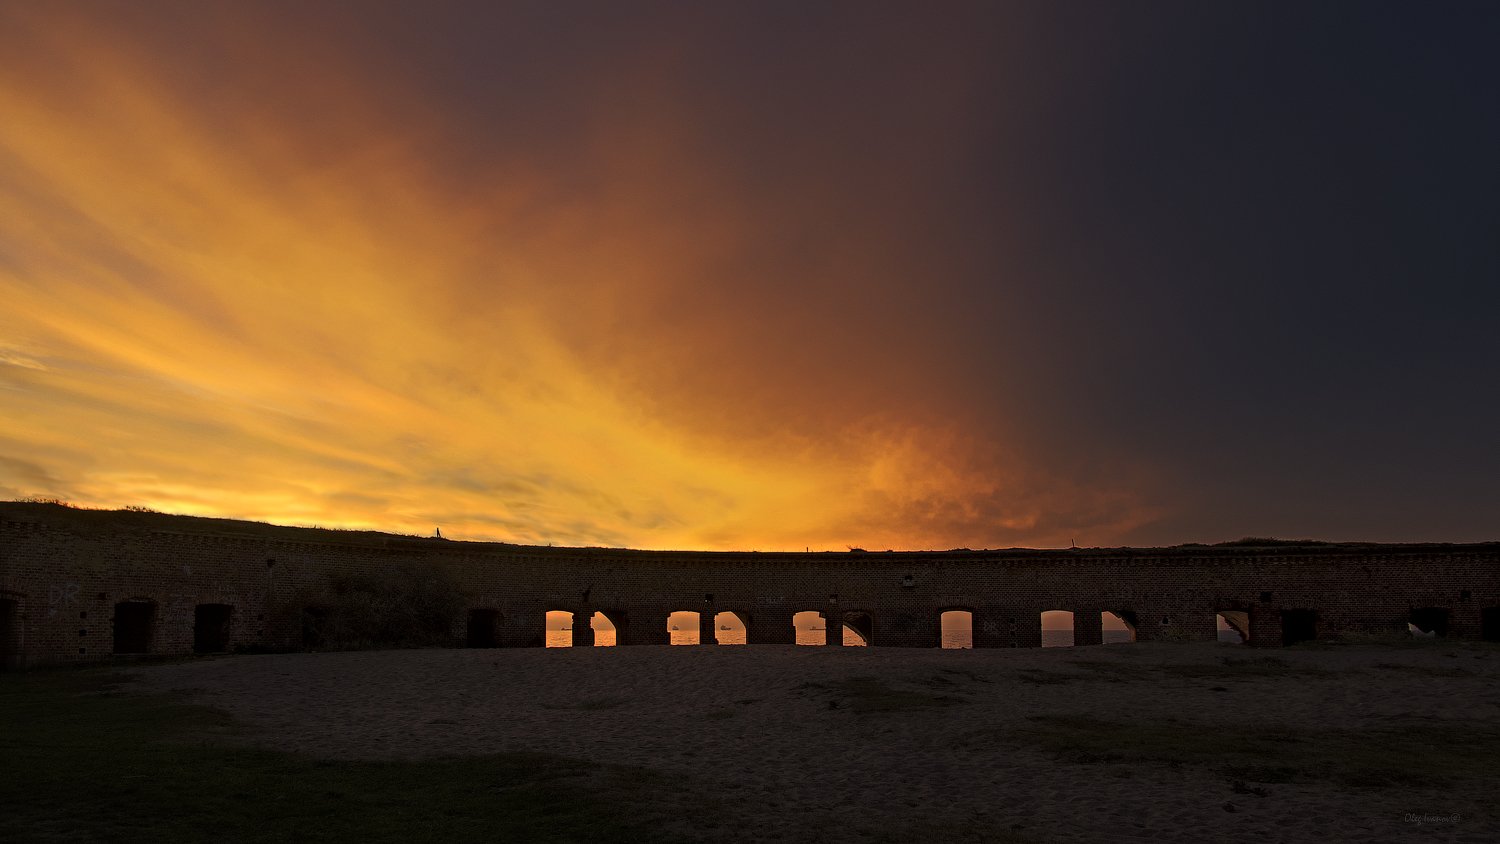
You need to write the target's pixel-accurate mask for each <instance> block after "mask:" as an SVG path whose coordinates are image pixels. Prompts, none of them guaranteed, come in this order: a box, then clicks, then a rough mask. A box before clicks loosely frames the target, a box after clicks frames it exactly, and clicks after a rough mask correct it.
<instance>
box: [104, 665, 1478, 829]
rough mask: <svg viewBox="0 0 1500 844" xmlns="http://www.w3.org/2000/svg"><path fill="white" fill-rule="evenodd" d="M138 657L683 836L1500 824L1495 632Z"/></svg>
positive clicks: (257, 704) (310, 728) (336, 745)
mask: <svg viewBox="0 0 1500 844" xmlns="http://www.w3.org/2000/svg"><path fill="white" fill-rule="evenodd" d="M132 671H133V672H136V678H137V679H136V680H135V681H134V682H133V683H132V684H130V685H129V686H128V687H127V688H129V689H134V690H139V691H149V692H160V691H173V692H178V693H181V694H185V695H187V697H188V699H190V700H192V701H193V702H196V703H202V704H206V705H209V706H213V707H217V708H220V709H222V710H224V711H226V712H227V713H228V714H229V715H230V716H232V718H233V719H234V720H235V722H236V723H237V724H238V725H240V726H241V727H242V729H240V730H238V731H237V732H236V735H235V736H233V737H231V738H228V739H225V740H228V741H234V742H246V743H250V744H253V745H256V746H260V747H265V748H269V749H276V750H285V751H292V752H295V753H298V754H306V755H311V756H314V757H318V758H326V759H344V760H351V759H352V760H372V759H375V760H379V759H397V760H409V759H427V758H433V757H449V756H468V755H482V754H492V753H513V752H527V753H538V754H549V755H555V756H560V757H566V758H569V759H573V760H583V761H586V762H589V763H591V764H592V765H595V766H597V767H598V768H599V770H601V771H604V770H613V771H615V772H616V774H618V771H619V770H622V769H623V770H626V771H638V772H640V775H641V776H642V777H650V781H651V782H652V783H653V785H652V787H651V788H650V789H649V790H648V791H647V792H646V794H647V797H646V798H645V799H644V800H643V805H641V806H640V812H641V813H642V816H643V817H649V818H651V819H652V820H651V822H652V824H653V825H654V828H656V829H659V830H660V833H661V838H662V840H705V841H721V840H722V841H759V840H780V841H862V840H898V841H899V840H966V841H973V840H982V841H987V840H993V841H1068V840H1100V841H1104V840H1108V841H1122V840H1123V841H1136V840H1139V841H1147V840H1152V841H1160V840H1168V841H1210V840H1232V841H1252V840H1254V841H1267V840H1284V841H1297V840H1313V839H1319V840H1325V841H1345V840H1348V841H1362V840H1382V841H1386V840H1442V841H1450V840H1451V841H1476V842H1477V841H1492V840H1495V839H1496V838H1497V837H1500V821H1497V820H1496V817H1495V813H1494V802H1495V801H1494V790H1493V786H1494V780H1493V778H1492V776H1490V777H1487V776H1486V772H1487V771H1490V770H1492V769H1493V761H1494V759H1495V756H1494V754H1495V753H1496V750H1497V748H1500V738H1497V735H1500V648H1497V647H1495V646H1493V645H1488V644H1482V643H1460V642H1444V641H1436V642H1422V643H1411V644H1404V645H1403V644H1400V643H1396V642H1390V643H1384V644H1373V643H1365V644H1329V645H1317V646H1309V647H1297V648H1289V649H1279V650H1252V649H1249V648H1246V647H1243V646H1235V645H1227V644H1221V643H1192V644H1177V643H1137V644H1128V645H1107V646H1095V647H1088V648H1048V649H1029V650H988V651H987V650H978V651H975V650H912V649H882V648H839V649H826V648H818V647H797V646H776V645H762V646H751V647H732V646H717V647H715V646H708V647H671V646H641V647H626V648H602V647H601V648H566V649H503V650H500V649H497V650H478V649H475V650H400V651H366V652H339V653H308V654H286V655H263V656H233V657H223V658H212V659H199V660H193V661H187V662H178V663H169V664H161V665H143V666H139V667H138V668H136V669H132ZM558 787H566V788H576V789H582V790H587V789H590V788H604V787H607V785H606V783H605V781H604V780H603V779H600V780H599V781H597V782H594V781H591V779H590V777H588V776H584V777H581V778H577V779H576V780H575V781H569V782H566V783H560V784H559V786H558Z"/></svg>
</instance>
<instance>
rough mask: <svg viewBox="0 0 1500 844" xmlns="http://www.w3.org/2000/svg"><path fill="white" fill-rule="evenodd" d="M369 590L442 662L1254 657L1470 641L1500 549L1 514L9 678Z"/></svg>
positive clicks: (295, 631)
mask: <svg viewBox="0 0 1500 844" xmlns="http://www.w3.org/2000/svg"><path fill="white" fill-rule="evenodd" d="M421 572H429V573H430V574H431V577H430V578H425V577H419V575H420V573H421ZM414 578H416V579H414ZM362 579H363V580H362ZM371 579H374V580H377V581H379V582H393V583H419V582H422V583H425V582H428V581H429V580H430V581H431V582H438V583H451V584H453V587H452V588H454V589H457V590H459V592H460V593H461V594H460V595H458V596H457V597H456V598H455V601H456V602H454V603H453V604H452V605H453V607H455V609H454V610H453V611H452V614H451V636H449V638H448V641H447V643H448V644H451V645H454V646H461V645H463V644H465V642H466V641H467V640H469V633H470V630H469V612H468V611H469V610H471V609H488V610H494V611H495V616H494V627H493V634H494V644H496V645H498V646H500V647H523V646H539V645H541V644H542V642H543V640H544V620H545V614H546V612H547V611H548V610H564V611H568V612H572V613H574V618H575V624H574V625H573V630H574V633H575V637H576V638H577V639H578V640H579V641H578V643H579V644H587V643H589V642H590V641H591V640H592V637H591V636H589V635H588V634H587V633H586V632H581V630H580V629H581V628H582V630H583V631H587V628H588V626H589V624H588V619H590V618H591V617H592V616H593V613H594V612H596V611H602V612H604V613H605V614H606V615H607V616H608V617H609V618H610V619H611V620H612V621H613V623H614V624H615V626H616V628H617V641H618V642H619V644H621V645H638V644H666V643H667V642H668V630H667V624H666V620H667V617H668V615H669V614H670V613H671V612H673V611H674V610H691V611H695V612H698V613H699V614H700V615H699V618H700V622H702V623H704V624H708V625H711V624H712V619H713V618H714V614H715V613H717V612H724V611H730V612H734V613H736V614H737V615H738V616H739V617H740V618H741V619H742V620H743V621H744V622H745V626H746V630H747V638H748V641H749V643H750V644H752V645H754V644H792V643H793V641H794V629H793V624H792V615H793V614H794V613H796V612H798V611H800V610H815V611H817V612H818V613H820V614H822V615H823V617H824V618H825V619H827V618H830V617H831V618H836V619H840V620H843V621H844V622H845V623H851V622H850V621H849V620H850V619H854V620H855V622H857V624H858V625H859V626H860V628H861V631H860V632H861V634H862V635H867V638H868V641H869V643H870V644H871V645H874V646H877V647H879V646H896V647H938V646H939V643H940V635H941V621H940V619H941V613H942V611H943V610H945V609H964V610H966V611H968V612H971V613H972V618H973V645H974V647H976V648H996V647H1038V646H1040V644H1041V627H1040V614H1041V612H1042V611H1044V610H1053V609H1062V610H1069V611H1071V612H1073V614H1074V620H1075V625H1077V626H1076V627H1075V637H1076V639H1077V641H1078V642H1079V644H1093V643H1096V642H1097V641H1098V638H1099V631H1098V629H1097V627H1098V624H1099V618H1100V613H1101V612H1102V611H1105V610H1108V611H1110V612H1113V613H1115V614H1116V615H1119V616H1120V617H1121V618H1123V619H1125V620H1126V621H1128V622H1129V623H1130V624H1131V625H1132V626H1133V627H1134V628H1135V636H1136V639H1137V640H1139V641H1152V640H1203V641H1212V640H1214V639H1215V638H1216V620H1215V616H1216V613H1219V612H1223V611H1225V610H1229V611H1232V612H1235V613H1243V617H1244V618H1245V619H1246V620H1247V624H1248V628H1249V632H1250V637H1249V644H1252V645H1258V646H1278V645H1281V644H1283V642H1284V639H1285V638H1287V634H1290V638H1298V637H1305V636H1308V635H1311V636H1313V637H1319V638H1321V637H1328V636H1337V635H1344V634H1349V633H1397V632H1404V631H1405V630H1406V629H1407V627H1406V625H1407V621H1408V620H1409V619H1410V618H1411V617H1412V611H1413V610H1414V609H1418V610H1422V611H1424V612H1427V611H1432V610H1442V611H1444V612H1445V613H1446V616H1445V618H1446V635H1448V636H1450V637H1457V638H1479V637H1480V635H1481V633H1482V632H1483V631H1482V628H1481V611H1482V609H1483V608H1485V607H1495V606H1496V605H1500V543H1483V544H1469V545H1446V544H1421V545H1415V544H1414V545H1381V544H1287V545H1248V544H1240V543H1235V544H1230V545H1220V546H1180V547H1175V548H1149V549H1141V548H1111V549H1070V550H1062V551H1038V550H1007V551H943V552H899V553H889V552H888V553H864V552H851V553H832V552H829V553H811V554H806V553H755V552H724V553H718V552H656V551H631V550H619V549H597V548H552V547H547V548H541V547H531V546H521V545H509V544H504V543H479V542H453V541H448V540H440V539H418V538H411V537H401V536H392V535H388V534H379V533H367V532H353V531H328V530H317V529H305V528H285V527H277V526H272V525H264V524H259V523H251V522H233V521H227V520H218V519H193V518H189V517H181V516H166V515H161V514H151V513H133V512H132V513H126V512H112V511H91V510H74V509H70V508H66V507H60V506H57V505H43V504H21V503H4V504H0V597H3V598H5V599H6V600H8V601H10V602H11V604H6V605H3V606H4V607H9V608H8V609H5V608H3V607H0V615H4V614H5V613H9V615H10V617H11V618H13V619H15V621H14V622H13V623H12V627H13V628H14V630H13V632H12V633H0V635H3V637H4V638H3V639H0V646H4V647H13V648H15V649H16V650H17V654H16V655H15V656H14V657H11V662H12V663H19V662H20V661H21V660H23V659H24V660H25V662H26V664H43V663H56V662H72V661H91V660H97V659H107V658H109V656H110V652H111V650H112V647H111V641H110V637H111V635H112V631H111V628H110V626H109V622H110V620H111V617H112V616H113V615H115V614H116V612H117V607H116V605H118V604H122V603H126V602H133V601H147V602H150V604H149V606H151V607H152V611H151V618H150V634H149V641H148V643H147V647H148V648H149V650H150V652H152V653H162V654H187V653H192V652H193V650H194V644H195V630H196V628H197V625H196V615H195V614H196V611H197V610H196V608H197V607H198V606H200V605H204V604H217V605H223V606H228V607H233V611H232V613H231V615H230V620H229V622H228V623H227V634H226V635H227V641H224V642H223V645H224V647H226V648H229V649H241V648H257V649H260V648H266V649H295V648H300V647H337V646H340V644H341V643H340V642H339V641H336V640H330V639H329V638H328V637H329V635H330V631H334V630H337V629H338V621H339V619H338V618H336V612H335V611H334V610H335V609H336V608H337V607H338V606H339V601H340V600H341V597H340V594H339V593H338V592H337V589H338V588H342V587H340V586H339V584H347V583H350V582H363V581H364V580H371ZM370 594H383V593H379V592H371V593H370ZM442 598H443V596H441V595H438V596H436V597H433V598H432V601H433V602H434V603H433V604H432V605H433V606H438V605H439V604H440V603H441V601H440V599H442ZM129 612H135V610H129ZM1487 618H1493V616H1490V617H1487ZM705 619H706V621H704V620H705ZM0 620H3V619H0ZM580 620H581V621H580ZM429 622H430V619H429V620H428V621H426V622H424V623H426V624H428V628H430V623H429ZM1490 623H1491V624H1492V625H1493V624H1494V623H1495V622H1494V621H1491V622H1490ZM100 625H103V627H101V626H100ZM1288 625H1290V629H1288ZM428 628H423V629H424V630H427V629H428ZM3 629H4V628H0V630H3ZM1490 629H1493V628H1490ZM429 632H430V630H429ZM714 638H715V637H714V636H713V635H712V630H710V631H709V634H708V635H704V636H703V637H702V641H703V642H704V643H705V644H712V643H713V641H714ZM830 638H832V639H833V640H834V641H835V642H836V641H838V640H839V639H840V638H841V637H839V636H837V635H835V636H833V637H830ZM480 639H481V640H482V639H483V637H482V636H481V637H480ZM478 641H479V640H476V643H478ZM427 643H429V644H431V643H432V640H431V639H430V638H429V639H428V640H427Z"/></svg>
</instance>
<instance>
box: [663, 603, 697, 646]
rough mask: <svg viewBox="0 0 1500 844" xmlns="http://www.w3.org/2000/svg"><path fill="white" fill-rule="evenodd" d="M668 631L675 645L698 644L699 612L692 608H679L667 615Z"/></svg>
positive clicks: (670, 639)
mask: <svg viewBox="0 0 1500 844" xmlns="http://www.w3.org/2000/svg"><path fill="white" fill-rule="evenodd" d="M667 633H668V637H669V639H668V640H669V641H670V642H671V643H672V644H674V645H696V644H698V643H699V637H698V613H696V612H694V611H692V610H677V611H676V612H674V613H672V614H671V615H669V616H667Z"/></svg>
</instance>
